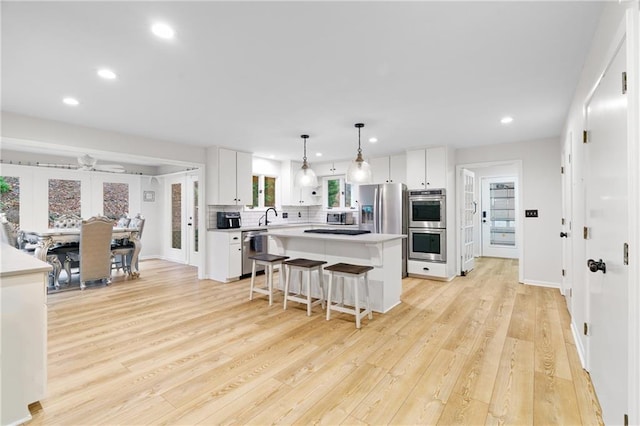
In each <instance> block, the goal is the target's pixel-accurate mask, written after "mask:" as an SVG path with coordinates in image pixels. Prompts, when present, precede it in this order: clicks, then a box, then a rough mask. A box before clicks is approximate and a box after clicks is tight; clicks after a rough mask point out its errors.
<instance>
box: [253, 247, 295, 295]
mask: <svg viewBox="0 0 640 426" xmlns="http://www.w3.org/2000/svg"><path fill="white" fill-rule="evenodd" d="M288 258H289V256H279V255H276V254H269V253H260V254H256V255H255V256H249V259H251V260H253V263H252V265H251V290H250V291H249V300H253V293H260V294H266V295H268V296H269V306H271V305H272V304H273V267H274V265H280V285H282V283H283V281H284V280H283V279H282V278H283V277H282V274H284V273H286V272H285V271H284V268H283V267H282V262H284V261H285V260H287V259H288ZM256 265H264V266H265V267H266V268H267V270H266V271H265V277H266V281H267V287H266V288H262V287H255V286H254V282H255V279H256Z"/></svg>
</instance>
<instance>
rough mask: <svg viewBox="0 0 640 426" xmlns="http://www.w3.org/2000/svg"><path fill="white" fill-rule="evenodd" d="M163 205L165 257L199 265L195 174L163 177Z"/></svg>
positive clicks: (197, 189)
mask: <svg viewBox="0 0 640 426" xmlns="http://www.w3.org/2000/svg"><path fill="white" fill-rule="evenodd" d="M165 179H166V181H165V186H166V198H165V199H166V200H167V203H166V206H165V209H166V210H165V211H166V215H165V217H166V218H167V222H166V223H165V229H166V230H167V238H165V241H166V242H167V244H166V246H165V247H166V250H165V251H166V253H167V258H168V259H170V260H173V261H175V262H180V263H186V264H189V265H194V266H199V262H200V249H201V247H200V246H201V243H200V232H199V231H200V230H199V227H200V223H199V207H198V204H199V199H200V196H199V180H198V175H197V174H177V175H171V176H167V177H166V178H165Z"/></svg>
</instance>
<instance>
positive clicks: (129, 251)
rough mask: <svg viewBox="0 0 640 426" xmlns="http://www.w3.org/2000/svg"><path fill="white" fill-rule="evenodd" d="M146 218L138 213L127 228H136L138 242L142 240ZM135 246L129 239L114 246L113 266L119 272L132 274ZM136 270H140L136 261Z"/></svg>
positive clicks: (112, 249)
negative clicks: (120, 270)
mask: <svg viewBox="0 0 640 426" xmlns="http://www.w3.org/2000/svg"><path fill="white" fill-rule="evenodd" d="M144 222H145V219H144V217H143V216H142V215H141V214H140V213H138V214H137V215H136V217H134V218H132V219H130V221H129V223H128V226H127V228H134V229H137V230H138V237H137V238H138V240H140V239H141V238H142V231H143V230H144ZM134 250H135V246H134V244H133V242H132V241H129V240H127V239H125V240H119V241H117V242H116V244H112V246H111V253H112V254H113V258H114V260H113V265H114V267H115V268H116V269H117V270H119V269H120V268H122V270H123V271H124V272H126V273H128V274H131V261H132V259H133V251H134ZM136 269H138V261H137V259H136Z"/></svg>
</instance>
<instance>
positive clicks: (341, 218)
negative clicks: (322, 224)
mask: <svg viewBox="0 0 640 426" xmlns="http://www.w3.org/2000/svg"><path fill="white" fill-rule="evenodd" d="M327 223H330V224H332V225H353V224H354V223H355V222H354V220H353V212H343V213H327Z"/></svg>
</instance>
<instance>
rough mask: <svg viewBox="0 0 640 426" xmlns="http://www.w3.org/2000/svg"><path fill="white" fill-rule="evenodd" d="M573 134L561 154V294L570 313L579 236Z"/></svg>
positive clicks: (566, 139) (566, 140)
mask: <svg viewBox="0 0 640 426" xmlns="http://www.w3.org/2000/svg"><path fill="white" fill-rule="evenodd" d="M572 152H573V132H571V131H570V132H569V133H568V134H567V136H566V138H565V140H564V144H563V146H562V152H561V158H562V160H561V167H562V223H561V224H560V226H561V231H560V232H561V233H565V234H566V236H565V237H564V238H563V237H562V234H560V238H563V239H562V240H561V241H562V270H563V274H562V278H561V281H560V292H561V293H562V294H563V295H564V297H565V301H566V304H567V309H568V310H569V313H571V312H573V290H572V288H573V276H574V275H573V237H574V235H578V234H575V233H574V230H573V181H574V176H573V166H572V161H573V158H572V157H573V155H572Z"/></svg>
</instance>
